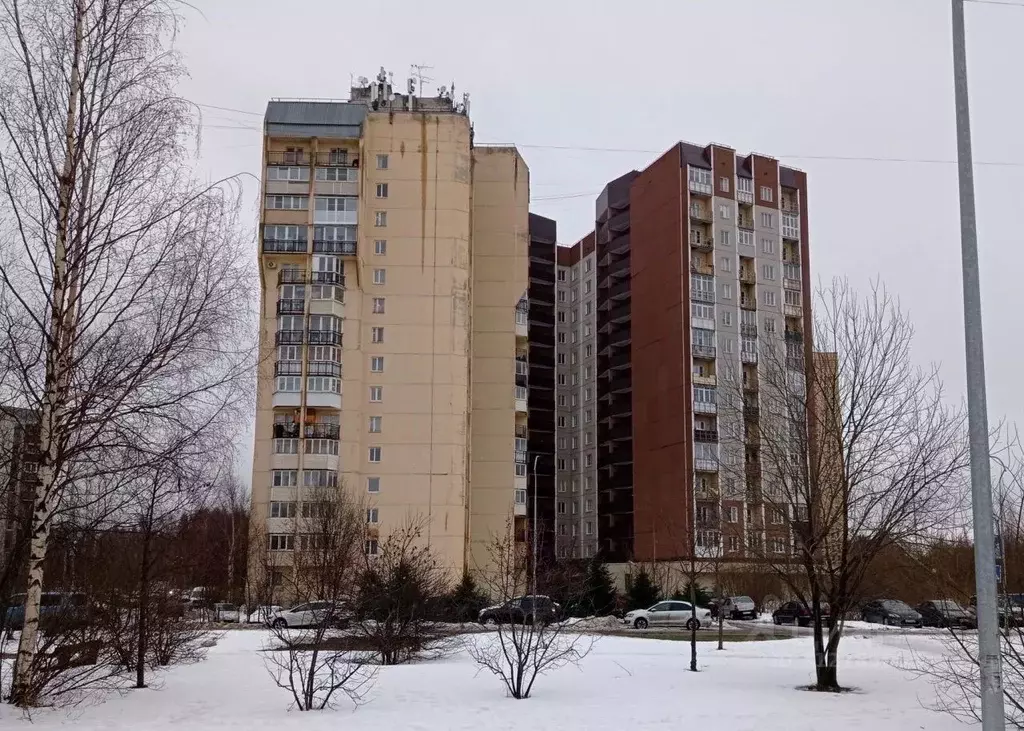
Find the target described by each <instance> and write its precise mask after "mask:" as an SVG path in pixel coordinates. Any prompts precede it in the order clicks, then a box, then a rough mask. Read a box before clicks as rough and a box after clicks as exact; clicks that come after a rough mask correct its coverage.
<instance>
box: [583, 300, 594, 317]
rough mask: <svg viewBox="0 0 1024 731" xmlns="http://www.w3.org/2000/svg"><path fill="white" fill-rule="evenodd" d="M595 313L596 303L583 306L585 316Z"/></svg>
mask: <svg viewBox="0 0 1024 731" xmlns="http://www.w3.org/2000/svg"><path fill="white" fill-rule="evenodd" d="M593 311H594V303H593V302H587V303H585V304H584V305H583V314H584V315H589V314H590V313H591V312H593Z"/></svg>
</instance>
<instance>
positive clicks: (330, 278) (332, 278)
mask: <svg viewBox="0 0 1024 731" xmlns="http://www.w3.org/2000/svg"><path fill="white" fill-rule="evenodd" d="M309 281H310V282H311V283H313V284H336V285H338V286H340V287H344V286H345V275H344V274H342V273H341V272H313V273H312V274H311V275H310V279H309Z"/></svg>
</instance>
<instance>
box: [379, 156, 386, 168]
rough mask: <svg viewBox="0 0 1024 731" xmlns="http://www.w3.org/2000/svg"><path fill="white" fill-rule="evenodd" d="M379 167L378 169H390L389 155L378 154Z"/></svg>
mask: <svg viewBox="0 0 1024 731" xmlns="http://www.w3.org/2000/svg"><path fill="white" fill-rule="evenodd" d="M377 169H378V170H387V169H388V156H387V155H377Z"/></svg>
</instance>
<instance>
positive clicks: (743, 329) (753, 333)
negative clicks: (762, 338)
mask: <svg viewBox="0 0 1024 731" xmlns="http://www.w3.org/2000/svg"><path fill="white" fill-rule="evenodd" d="M740 335H747V336H748V337H752V338H756V337H757V325H755V324H750V323H745V322H744V323H741V324H740Z"/></svg>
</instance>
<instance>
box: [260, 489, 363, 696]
mask: <svg viewBox="0 0 1024 731" xmlns="http://www.w3.org/2000/svg"><path fill="white" fill-rule="evenodd" d="M292 521H293V526H294V535H295V540H296V543H295V545H294V547H293V550H292V551H290V552H288V553H286V554H282V556H281V562H280V563H276V564H275V563H272V564H271V565H268V566H266V567H265V568H266V570H267V571H268V572H274V571H281V574H282V576H283V577H285V578H284V583H283V585H282V586H279V587H275V589H276V590H278V591H279V592H282V593H283V594H284V595H285V596H287V597H288V598H289V599H291V600H292V601H293V602H294V603H295V606H296V607H297V608H301V609H303V610H305V611H304V612H303V615H304V621H301V622H300V623H301V624H302V626H301V627H290V626H289V625H288V623H287V621H286V620H284V619H277V620H273V621H272V624H271V633H272V636H271V640H270V641H269V642H268V643H267V645H266V647H265V648H264V650H265V655H264V663H265V664H266V667H267V670H268V672H269V673H270V675H271V677H272V678H273V679H274V683H275V684H276V685H277V686H278V687H279V688H283V689H286V690H288V691H289V692H290V693H291V696H292V699H293V701H294V704H295V707H296V708H297V709H298V710H300V711H311V710H322V709H324V708H328V707H330V706H331V704H332V703H333V701H334V699H335V696H336V695H337V694H338V693H341V694H343V695H345V696H347V697H348V698H349V699H350V700H351V701H352V702H353V703H358V702H359V700H360V698H361V697H362V695H363V693H364V692H365V690H366V689H367V688H368V686H369V684H370V683H372V681H373V678H374V676H375V672H374V668H373V665H372V664H371V663H370V661H369V653H366V652H362V651H359V650H355V649H353V648H352V647H351V644H350V643H346V639H345V638H341V637H338V636H337V634H336V633H335V630H336V629H337V628H338V627H340V626H343V625H345V624H347V622H348V620H349V618H350V613H351V605H352V602H353V600H354V598H355V597H354V592H355V588H356V586H357V582H358V579H359V576H360V572H361V570H362V567H363V553H364V541H365V538H366V511H365V508H364V507H363V505H362V503H360V502H358V501H355V500H354V499H353V498H352V497H351V496H350V495H349V494H348V492H347V491H346V490H345V489H344V488H340V489H339V488H337V487H328V488H318V489H315V490H308V491H306V492H305V493H304V500H303V501H302V502H301V503H300V508H299V513H298V515H296V516H295V517H294V518H292ZM261 547H262V548H263V549H264V551H265V550H266V548H267V544H266V543H263V544H261Z"/></svg>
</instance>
